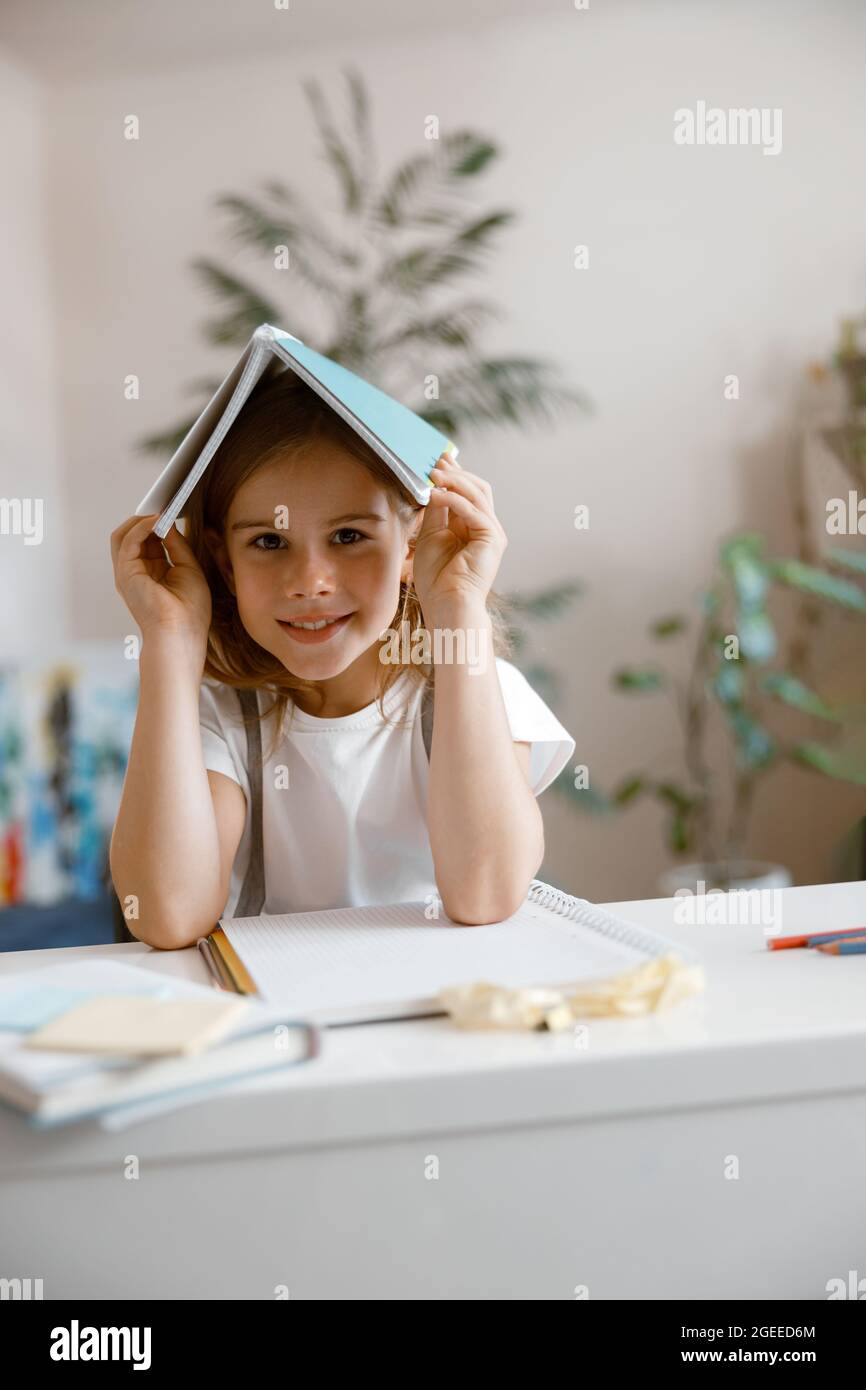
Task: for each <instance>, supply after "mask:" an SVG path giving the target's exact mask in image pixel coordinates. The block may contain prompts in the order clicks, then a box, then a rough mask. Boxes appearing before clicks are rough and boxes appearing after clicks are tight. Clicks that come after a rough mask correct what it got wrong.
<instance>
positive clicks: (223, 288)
mask: <svg viewBox="0 0 866 1390" xmlns="http://www.w3.org/2000/svg"><path fill="white" fill-rule="evenodd" d="M192 269H193V270H194V271H195V273H196V274H197V275H198V276H199V278H200V279H201V280H202V282H203V283H204V284H205V286H206V287H207V288H208V289H209V290H211V292H212V293H214V294H215V295H217V296H219V297H220V298H223V299H227V300H228V301H229V306H230V307H229V309H228V311H227V313H226V314H225V315H224V317H223V318H221V319H213V320H211V322H210V323H209V324H207V325H206V327H205V336H206V337H207V338H208V340H209V341H210V342H212V343H215V344H217V345H223V344H228V345H231V346H234V347H242V346H243V347H245V346H246V344H247V343H248V342H249V340H250V338H251V337H252V335H253V333H254V332H255V330H256V329H257V328H258V327H259V324H262V323H276V322H279V310H278V309H276V308H275V306H274V305H273V304H272V303H271V302H270V301H269V300H267V299H264V298H262V297H261V296H260V295H259V294H258V293H257V291H256V290H254V289H253V288H252V287H251V286H250V285H247V284H244V282H243V281H242V280H239V279H238V278H237V276H235V275H230V274H229V273H228V271H225V270H221V269H220V267H219V266H218V265H215V264H214V263H213V262H212V261H208V260H204V259H199V260H196V261H193V263H192Z"/></svg>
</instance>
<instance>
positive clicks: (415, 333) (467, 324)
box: [296, 300, 499, 352]
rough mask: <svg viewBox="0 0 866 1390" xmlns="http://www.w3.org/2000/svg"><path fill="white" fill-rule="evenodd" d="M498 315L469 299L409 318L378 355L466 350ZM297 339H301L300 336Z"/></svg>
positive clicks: (385, 340) (490, 307) (384, 341)
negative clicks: (430, 348)
mask: <svg viewBox="0 0 866 1390" xmlns="http://www.w3.org/2000/svg"><path fill="white" fill-rule="evenodd" d="M498 313H499V311H498V310H497V309H496V308H495V307H494V306H493V305H490V304H484V303H482V302H480V301H478V300H475V301H469V300H467V301H466V302H464V303H463V304H455V305H454V306H453V307H452V308H451V309H447V310H445V311H443V312H442V313H439V314H434V315H433V316H432V317H431V318H427V319H422V318H413V319H410V320H409V321H408V322H407V323H406V324H404V326H403V327H402V328H399V329H395V330H393V331H392V332H391V333H389V334H388V336H387V337H385V338H382V339H380V340H379V341H378V342H377V343H376V344H375V348H376V351H377V352H393V351H394V350H395V349H397V348H405V347H407V346H409V345H412V344H417V345H418V346H421V347H425V346H426V345H427V344H428V343H429V344H437V345H438V346H441V347H446V348H463V349H466V348H469V347H471V345H472V340H473V336H474V334H475V333H476V332H477V331H478V329H479V328H480V327H481V325H482V324H483V323H484V321H485V320H489V319H491V318H494V317H497V316H498ZM296 336H298V337H300V334H298V335H296Z"/></svg>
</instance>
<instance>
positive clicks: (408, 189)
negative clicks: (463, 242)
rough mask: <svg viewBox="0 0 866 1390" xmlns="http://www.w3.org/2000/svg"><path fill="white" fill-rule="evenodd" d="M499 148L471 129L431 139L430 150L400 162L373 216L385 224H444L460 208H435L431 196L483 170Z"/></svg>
mask: <svg viewBox="0 0 866 1390" xmlns="http://www.w3.org/2000/svg"><path fill="white" fill-rule="evenodd" d="M497 154H498V151H497V149H496V146H495V145H493V144H491V142H490V141H489V140H486V139H484V138H482V137H481V136H478V135H475V134H474V133H473V132H472V131H469V130H462V131H451V132H450V133H448V134H446V135H443V136H441V137H440V139H439V140H432V141H430V149H428V150H425V151H424V153H423V154H417V155H413V156H412V157H411V158H410V159H407V160H405V161H404V163H402V164H401V165H399V167H398V168H397V169H396V171H395V172H394V174H393V175H392V177H391V179H390V180H389V182H388V184H387V185H386V187H385V191H384V193H383V194H382V196H381V198H380V199H379V201H378V202H377V203H376V205H375V206H374V208H373V212H372V215H373V218H374V219H375V220H376V221H377V222H379V223H381V224H382V225H384V226H385V227H390V228H396V227H410V226H416V225H427V226H446V225H449V224H450V223H452V222H453V221H454V219H455V218H456V217H457V216H459V209H446V208H443V207H441V206H440V207H438V208H437V207H436V206H435V205H434V203H433V201H432V200H433V199H434V198H437V197H440V198H441V197H442V196H443V193H444V194H445V195H446V196H447V195H448V194H449V191H450V189H449V186H450V185H452V184H455V183H462V182H463V180H465V179H466V178H469V177H473V176H474V175H476V174H479V173H481V172H482V170H483V169H485V168H486V167H487V165H488V164H489V163H490V161H491V160H492V159H494V158H495V157H496V155H497Z"/></svg>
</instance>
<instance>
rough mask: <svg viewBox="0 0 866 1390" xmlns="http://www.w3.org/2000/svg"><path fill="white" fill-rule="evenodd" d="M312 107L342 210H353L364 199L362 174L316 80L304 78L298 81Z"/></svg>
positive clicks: (358, 206)
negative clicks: (339, 190)
mask: <svg viewBox="0 0 866 1390" xmlns="http://www.w3.org/2000/svg"><path fill="white" fill-rule="evenodd" d="M301 85H302V86H303V88H304V91H305V92H306V94H307V99H308V101H309V103H310V106H311V107H312V111H313V115H314V117H315V119H316V124H317V126H318V128H319V136H320V138H321V141H322V144H323V145H324V148H325V156H326V158H327V160H328V162H329V163H330V165H331V168H332V169H333V171H334V173H335V174H336V176H337V181H338V183H339V185H340V189H341V191H342V195H343V208H344V210H345V211H346V212H349V213H357V212H359V211H360V209H361V205H362V203H363V201H364V190H365V176H364V172H363V170H362V169H360V168H357V167H356V166H355V162H354V157H353V154H352V152H351V151H350V150H349V148H348V146H347V145H346V143H345V141H344V140H343V139H342V138H341V136H340V135H339V133H338V131H337V128H336V126H335V125H334V123H333V121H332V119H331V114H330V112H329V110H328V107H327V103H326V101H325V98H324V96H323V95H322V90H321V87H320V86H319V83H318V82H317V81H316V80H315V79H313V78H308V79H307V80H305V81H303V82H302V84H301Z"/></svg>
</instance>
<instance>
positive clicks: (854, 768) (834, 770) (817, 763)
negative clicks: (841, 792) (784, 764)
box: [791, 743, 866, 787]
mask: <svg viewBox="0 0 866 1390" xmlns="http://www.w3.org/2000/svg"><path fill="white" fill-rule="evenodd" d="M791 757H792V759H793V760H794V761H795V762H798V763H802V764H803V765H804V766H805V767H810V768H814V770H815V771H816V772H821V773H823V774H824V776H825V777H833V778H834V779H835V780H836V781H839V782H854V783H856V785H857V786H860V787H866V763H864V761H863V759H860V758H857V759H855V758H851V757H848V756H846V755H845V754H842V753H836V752H834V751H833V750H832V749H830V748H826V747H825V746H824V745H823V744H821V743H800V744H797V746H796V747H795V748H793V749H792V750H791Z"/></svg>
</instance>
